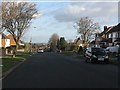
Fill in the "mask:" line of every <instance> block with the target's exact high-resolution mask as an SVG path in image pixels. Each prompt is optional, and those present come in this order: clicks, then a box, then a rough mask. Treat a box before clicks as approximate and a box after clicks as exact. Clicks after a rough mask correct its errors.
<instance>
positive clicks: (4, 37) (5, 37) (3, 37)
mask: <svg viewBox="0 0 120 90" xmlns="http://www.w3.org/2000/svg"><path fill="white" fill-rule="evenodd" d="M0 34H1V35H2V39H9V38H8V37H7V36H6V35H5V34H4V33H2V32H0Z"/></svg>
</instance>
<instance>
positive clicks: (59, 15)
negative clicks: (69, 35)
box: [53, 2, 118, 23]
mask: <svg viewBox="0 0 120 90" xmlns="http://www.w3.org/2000/svg"><path fill="white" fill-rule="evenodd" d="M117 13H118V3H117V2H71V3H70V4H69V5H67V6H66V7H62V8H60V9H57V10H55V12H54V13H53V16H54V18H55V19H56V20H58V21H59V22H76V21H77V20H78V19H79V18H80V17H83V16H89V17H91V18H93V19H94V18H95V19H96V20H97V19H98V21H99V19H101V22H100V23H103V22H105V23H109V22H110V21H111V22H112V21H115V20H117V18H118V17H117V15H118V14H117ZM102 20H103V21H102Z"/></svg>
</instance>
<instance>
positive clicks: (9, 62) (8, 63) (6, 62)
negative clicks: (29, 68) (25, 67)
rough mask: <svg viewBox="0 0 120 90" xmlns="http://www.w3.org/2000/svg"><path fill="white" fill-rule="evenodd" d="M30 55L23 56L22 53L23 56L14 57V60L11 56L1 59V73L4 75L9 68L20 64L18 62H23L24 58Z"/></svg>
mask: <svg viewBox="0 0 120 90" xmlns="http://www.w3.org/2000/svg"><path fill="white" fill-rule="evenodd" d="M30 55H31V54H25V53H24V54H21V55H16V57H14V58H13V57H12V56H4V57H2V73H5V72H6V71H8V70H9V69H10V68H12V67H13V66H15V65H17V64H18V63H20V60H24V59H25V58H27V57H28V56H30Z"/></svg>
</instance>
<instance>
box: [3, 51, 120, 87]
mask: <svg viewBox="0 0 120 90" xmlns="http://www.w3.org/2000/svg"><path fill="white" fill-rule="evenodd" d="M2 82H3V83H2V85H3V88H117V87H118V67H117V66H115V65H112V64H91V63H85V62H84V60H82V59H77V58H72V57H69V56H65V55H62V54H59V53H54V52H44V53H36V54H34V55H33V56H31V57H30V58H28V60H26V61H25V62H24V63H22V64H21V65H20V66H19V67H18V68H16V69H15V70H14V71H13V72H12V73H10V74H9V75H8V76H7V77H6V78H4V79H3V81H2Z"/></svg>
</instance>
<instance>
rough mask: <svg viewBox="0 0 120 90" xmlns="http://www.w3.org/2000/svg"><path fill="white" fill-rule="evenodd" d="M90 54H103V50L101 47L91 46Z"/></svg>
mask: <svg viewBox="0 0 120 90" xmlns="http://www.w3.org/2000/svg"><path fill="white" fill-rule="evenodd" d="M92 54H94V55H105V50H104V49H102V48H92Z"/></svg>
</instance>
